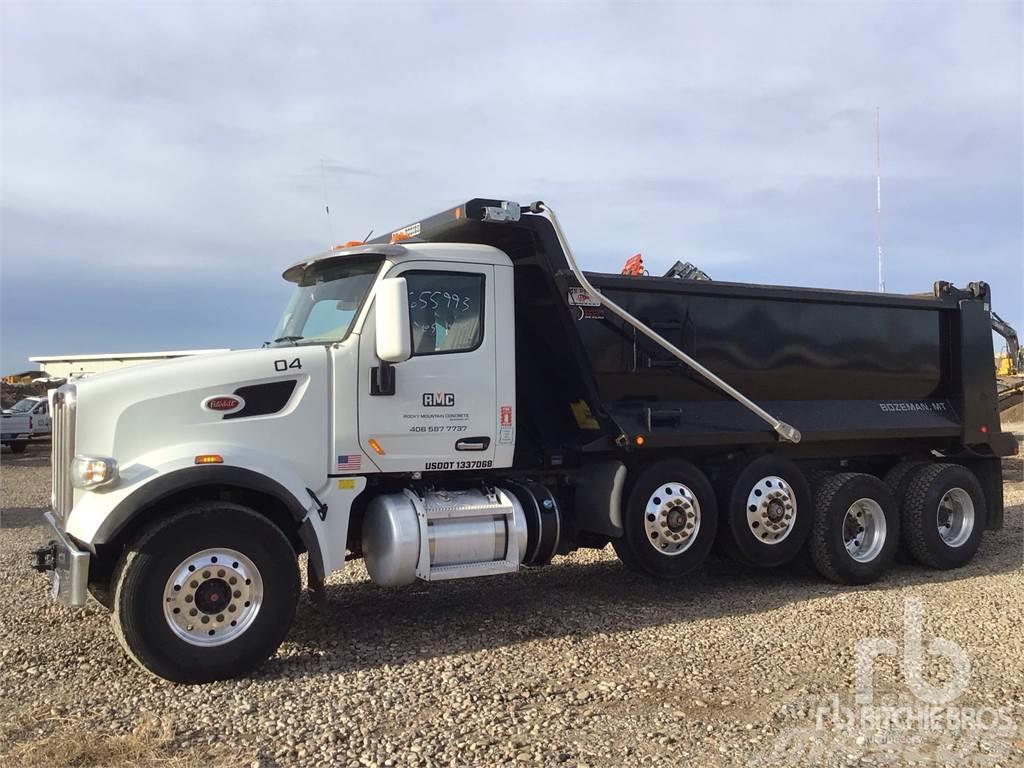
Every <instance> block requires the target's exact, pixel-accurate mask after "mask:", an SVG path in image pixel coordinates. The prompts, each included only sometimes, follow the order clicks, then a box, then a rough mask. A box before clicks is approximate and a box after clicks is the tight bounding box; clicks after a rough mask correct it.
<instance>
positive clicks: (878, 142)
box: [875, 107, 885, 293]
mask: <svg viewBox="0 0 1024 768" xmlns="http://www.w3.org/2000/svg"><path fill="white" fill-rule="evenodd" d="M880 113H881V110H880V109H879V108H878V107H875V246H876V248H877V250H878V292H879V293H885V276H884V273H883V272H882V131H881V128H880V119H879V118H880Z"/></svg>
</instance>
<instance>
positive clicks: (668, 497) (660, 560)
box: [613, 459, 718, 579]
mask: <svg viewBox="0 0 1024 768" xmlns="http://www.w3.org/2000/svg"><path fill="white" fill-rule="evenodd" d="M674 486H685V487H686V489H688V490H689V492H690V494H691V496H690V497H689V498H688V497H686V496H684V495H681V494H680V493H677V492H676V491H675V490H674V489H673V487H674ZM659 488H665V489H666V491H667V492H666V493H664V494H662V495H655V494H656V492H657V490H658V489H659ZM663 496H664V497H665V498H662V497H663ZM652 499H657V503H658V505H659V506H658V510H659V511H658V512H657V514H656V515H655V514H654V513H653V512H652V513H651V516H652V517H655V520H653V521H651V526H652V527H654V528H656V529H657V530H655V531H654V534H656V540H657V541H658V542H660V543H662V544H664V545H665V546H664V548H662V547H659V546H658V545H657V544H652V543H651V541H652V538H651V535H649V534H648V520H647V517H648V501H650V500H652ZM694 501H695V502H696V504H694V503H693V502H694ZM652 503H653V502H652ZM698 510H699V515H698ZM691 514H692V516H691ZM622 518H623V519H622V526H623V538H622V539H620V540H618V541H616V542H613V545H614V546H615V551H616V553H618V555H619V558H620V559H621V560H622V562H623V563H624V564H625V565H626V566H627V567H629V568H633V569H638V570H640V571H642V572H643V573H646V574H647V575H649V576H654V577H655V578H659V579H673V578H678V577H680V576H684V575H685V574H687V573H689V572H690V571H692V570H693V569H694V568H697V567H698V566H700V564H701V563H703V562H704V559H705V558H706V557H707V555H708V552H709V551H710V550H711V545H712V543H714V540H715V530H716V529H717V527H718V505H717V503H716V500H715V494H714V491H713V489H712V487H711V483H710V482H709V481H708V479H707V477H705V475H704V473H703V472H701V471H700V470H699V469H697V467H695V466H694V465H693V464H690V463H689V462H688V461H680V460H675V459H669V460H665V461H659V462H658V463H656V464H652V465H651V466H649V467H647V469H645V470H643V471H642V472H641V473H640V475H639V476H638V477H637V479H636V481H635V482H634V483H632V484H631V486H630V490H629V495H628V497H627V500H626V505H625V509H624V510H623V516H622ZM697 520H699V524H698V523H697ZM661 521H663V522H665V525H664V526H662V525H661ZM659 531H662V532H661V533H659ZM673 549H674V550H676V551H677V553H676V554H666V552H668V551H672V550H673Z"/></svg>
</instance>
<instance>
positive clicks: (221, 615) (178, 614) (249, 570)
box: [164, 549, 263, 646]
mask: <svg viewBox="0 0 1024 768" xmlns="http://www.w3.org/2000/svg"><path fill="white" fill-rule="evenodd" d="M262 603H263V578H262V577H261V576H260V572H259V570H258V569H257V568H256V565H255V563H253V562H252V560H250V559H249V558H248V557H246V556H245V555H243V554H242V553H241V552H238V551H236V550H233V549H204V550H203V551H202V552H197V553H196V554H194V555H192V556H191V557H188V558H186V559H185V560H182V561H181V563H179V564H178V567H177V568H175V569H174V570H173V571H172V572H171V575H170V577H169V578H168V579H167V584H166V585H165V586H164V619H166V621H167V625H168V626H169V627H170V628H171V631H172V632H173V633H174V634H175V635H176V636H177V637H179V638H180V639H182V640H184V641H185V642H187V643H190V644H191V645H207V646H208V645H222V644H224V643H228V642H230V641H231V640H234V639H235V638H237V637H238V636H239V635H241V634H242V633H243V632H245V631H246V630H247V629H248V628H249V627H250V626H251V625H252V622H253V621H254V620H255V618H256V615H257V614H258V613H259V610H260V606H261V605H262Z"/></svg>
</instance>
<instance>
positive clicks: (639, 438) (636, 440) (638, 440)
mask: <svg viewBox="0 0 1024 768" xmlns="http://www.w3.org/2000/svg"><path fill="white" fill-rule="evenodd" d="M633 442H634V443H636V446H637V448H639V447H640V446H642V445H643V444H644V443H645V442H647V441H646V440H644V436H643V435H637V436H636V437H634V438H633Z"/></svg>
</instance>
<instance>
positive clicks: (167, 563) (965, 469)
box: [35, 199, 1016, 682]
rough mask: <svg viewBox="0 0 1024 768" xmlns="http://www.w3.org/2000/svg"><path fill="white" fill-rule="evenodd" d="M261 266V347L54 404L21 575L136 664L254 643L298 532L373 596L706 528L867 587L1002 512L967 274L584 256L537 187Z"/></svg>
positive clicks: (697, 549) (224, 672)
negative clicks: (81, 614) (46, 537)
mask: <svg viewBox="0 0 1024 768" xmlns="http://www.w3.org/2000/svg"><path fill="white" fill-rule="evenodd" d="M284 277H285V279H286V280H288V281H289V282H291V283H293V284H294V286H295V288H294V292H293V295H292V298H291V300H290V301H289V303H288V305H287V307H286V308H285V312H284V315H283V317H282V319H281V323H280V326H279V328H278V330H277V332H276V334H275V336H274V341H273V342H272V343H271V344H270V345H269V346H268V347H266V348H264V349H255V350H244V351H237V352H231V353H228V354H222V355H207V356H201V357H194V358H186V359H182V360H175V361H171V362H167V363H160V364H154V365H150V366H143V367H139V368H135V369H124V370H120V371H115V372H111V373H106V374H100V375H97V376H95V377H92V378H89V379H86V380H83V381H79V382H72V383H69V384H67V385H65V386H63V387H61V388H60V389H59V390H57V392H56V393H55V394H54V396H53V407H54V440H53V510H52V512H50V513H48V515H47V519H48V521H49V524H50V526H51V527H52V530H53V535H54V536H55V540H54V541H53V542H51V543H50V544H48V545H47V546H45V547H42V548H41V549H39V550H37V551H36V553H35V567H37V568H38V569H39V570H44V571H50V572H51V574H52V575H51V579H52V583H51V589H52V590H53V594H54V595H56V596H57V597H59V598H60V599H62V600H63V601H65V602H66V603H68V604H71V605H82V604H83V603H84V602H85V600H86V594H87V590H91V591H92V593H93V594H94V595H95V596H96V597H97V599H99V600H100V601H101V602H102V603H103V604H104V605H106V606H107V607H108V608H110V609H111V611H112V614H113V623H114V628H115V631H116V634H117V636H118V637H119V639H120V641H121V643H122V645H123V647H124V648H125V649H126V651H127V653H128V654H129V655H130V656H131V657H132V658H133V659H134V660H136V661H137V662H138V663H140V664H141V665H142V666H144V667H145V668H146V669H148V670H150V671H151V672H152V673H154V674H156V675H159V676H161V677H164V678H168V679H170V680H176V681H185V682H201V681H207V680H215V679H222V678H227V677H232V676H237V675H244V674H247V673H248V672H250V671H252V670H253V669H254V668H256V667H257V666H258V665H259V664H260V663H262V662H263V660H265V659H266V658H267V657H268V656H270V655H271V654H273V653H274V652H275V650H276V648H277V647H278V645H279V643H280V642H281V641H282V639H283V638H284V637H285V635H286V634H287V632H288V628H289V625H290V624H291V622H292V619H293V617H294V613H295V606H296V601H297V598H298V594H299V586H300V579H299V573H298V565H297V557H298V555H299V554H300V553H303V552H305V553H308V576H309V583H310V585H311V587H312V588H313V589H314V590H319V589H322V587H323V581H324V579H325V578H326V577H327V576H328V575H329V574H331V573H333V572H335V571H339V570H341V569H342V568H343V567H344V566H345V563H346V561H347V560H351V559H353V558H363V559H364V560H365V562H366V568H367V571H368V572H369V575H370V578H371V579H372V580H373V581H374V582H376V583H377V584H381V585H386V586H400V585H406V584H410V583H413V582H414V581H415V580H416V579H422V580H426V581H435V580H443V579H460V578H467V577H475V576H488V575H497V574H505V573H511V572H514V571H516V570H518V569H519V568H521V567H523V566H542V565H546V564H548V563H550V562H551V560H552V558H553V557H554V556H555V555H556V554H564V553H568V552H571V551H573V550H574V549H577V548H583V547H594V548H602V547H605V546H606V545H608V544H609V543H610V544H612V546H613V547H614V548H615V551H616V553H617V554H618V556H619V558H620V559H621V560H622V562H623V563H624V564H625V566H626V567H627V568H629V569H632V570H635V571H639V572H641V573H644V574H647V575H649V576H651V577H654V578H659V579H679V578H682V577H684V576H685V575H686V574H688V573H690V572H692V571H693V569H694V568H697V567H698V566H700V565H701V563H702V562H703V561H704V559H705V557H706V556H707V554H708V552H709V551H710V550H711V548H712V546H714V545H715V544H716V543H717V545H718V546H719V547H720V548H721V549H722V550H723V551H724V552H726V553H728V554H729V555H731V556H732V557H733V558H735V559H736V560H737V561H739V562H742V563H745V564H748V565H753V566H758V567H763V568H769V567H775V566H780V565H782V564H784V563H787V562H789V561H791V560H793V559H794V558H795V557H797V556H798V555H800V554H801V553H802V552H803V553H806V554H807V556H808V557H809V559H810V560H811V561H812V562H813V563H814V565H815V566H816V568H817V569H818V571H819V572H820V573H821V574H822V575H823V576H824V577H825V578H828V579H830V580H833V581H836V582H839V583H843V584H866V583H869V582H872V581H874V580H876V579H878V578H879V577H881V576H882V575H883V574H884V573H885V571H886V569H887V568H888V567H889V565H890V564H891V562H892V561H893V558H894V555H895V552H896V549H897V546H898V544H899V542H900V540H901V539H902V541H903V543H904V544H905V546H906V548H907V550H908V551H909V553H910V554H911V555H912V556H913V557H914V558H915V559H916V560H917V561H918V562H919V563H921V564H923V565H925V566H928V567H931V568H937V569H948V568H956V567H958V566H960V565H963V564H964V563H966V562H967V561H969V560H970V559H971V558H972V557H973V555H974V553H975V551H976V550H977V548H978V545H979V543H980V541H981V536H982V533H983V531H984V530H985V529H993V528H999V527H1001V526H1002V523H1003V495H1002V481H1001V470H1000V457H1001V456H1006V455H1009V454H1011V453H1013V452H1015V451H1016V442H1015V440H1014V439H1013V437H1012V436H1011V435H1008V434H1004V433H1003V432H1002V431H1001V429H1000V423H999V413H998V411H997V409H996V392H995V376H994V372H993V367H992V334H991V326H990V306H991V298H990V292H989V288H988V286H987V285H986V284H985V283H981V282H978V283H972V284H970V285H969V286H968V287H967V288H966V289H959V288H956V287H955V286H952V285H950V284H949V283H943V282H939V283H936V284H935V287H934V290H933V292H932V294H930V295H928V296H900V295H893V294H875V293H871V294H868V293H854V292H848V291H826V290H810V289H803V288H782V287H772V286H764V285H746V284H737V283H724V282H712V281H708V280H690V279H681V278H676V277H671V276H666V277H648V276H644V275H643V274H641V273H637V274H630V275H606V274H585V273H584V272H582V271H581V270H580V268H579V267H578V266H577V264H576V261H575V259H574V257H573V255H572V252H571V250H570V248H569V245H568V242H567V240H566V237H565V234H564V233H563V231H562V229H561V227H560V226H559V224H558V220H557V218H556V217H555V215H554V213H553V211H552V210H551V209H550V208H549V207H548V206H546V205H544V204H543V203H533V204H531V205H530V206H528V207H526V208H525V209H523V208H521V207H520V206H519V205H518V204H516V203H514V202H510V201H499V200H481V199H475V200H470V201H468V202H467V203H465V204H463V205H460V206H458V207H456V208H453V209H451V210H448V211H445V212H443V213H440V214H437V215H435V216H432V217H430V218H428V219H424V220H422V221H419V222H416V223H414V224H411V225H409V226H407V227H403V228H402V229H399V230H396V231H394V232H392V233H390V235H388V236H386V237H384V238H379V239H377V240H375V241H371V242H369V243H365V244H357V245H354V246H352V247H346V248H342V249H340V250H334V251H330V252H328V253H324V254H321V255H319V256H315V257H313V258H309V259H304V260H303V261H300V262H298V263H296V264H295V265H293V266H292V267H289V268H288V269H287V270H285V272H284ZM764 588H765V589H770V588H771V586H770V580H769V579H767V578H766V579H765V586H764ZM539 594H541V593H539ZM382 599H387V598H386V596H385V597H382ZM541 599H542V598H541Z"/></svg>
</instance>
